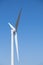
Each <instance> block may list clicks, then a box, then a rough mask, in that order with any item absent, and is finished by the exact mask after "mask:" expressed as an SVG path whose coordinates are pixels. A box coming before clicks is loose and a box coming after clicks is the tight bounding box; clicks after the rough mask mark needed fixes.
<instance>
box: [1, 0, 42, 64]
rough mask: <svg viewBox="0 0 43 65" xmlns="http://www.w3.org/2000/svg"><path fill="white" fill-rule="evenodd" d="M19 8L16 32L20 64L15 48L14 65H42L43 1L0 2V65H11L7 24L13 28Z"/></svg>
mask: <svg viewBox="0 0 43 65" xmlns="http://www.w3.org/2000/svg"><path fill="white" fill-rule="evenodd" d="M21 8H22V14H21V18H20V22H19V26H18V31H17V32H18V44H19V57H20V63H18V61H17V56H16V48H15V54H14V55H15V65H43V0H0V65H11V64H10V53H11V52H10V51H11V49H10V46H11V43H10V27H9V25H8V22H10V23H11V24H13V25H14V26H15V23H16V20H17V17H18V13H19V11H20V9H21ZM14 47H15V46H14Z"/></svg>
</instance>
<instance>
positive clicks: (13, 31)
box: [8, 9, 22, 65]
mask: <svg viewBox="0 0 43 65" xmlns="http://www.w3.org/2000/svg"><path fill="white" fill-rule="evenodd" d="M21 11H22V9H21V10H20V12H19V15H18V19H17V21H16V24H15V27H14V26H13V25H12V24H11V23H8V24H9V26H10V28H11V65H14V38H15V45H16V52H17V59H18V62H19V52H18V39H17V28H18V24H19V20H20V16H21Z"/></svg>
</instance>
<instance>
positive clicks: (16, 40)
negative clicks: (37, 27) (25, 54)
mask: <svg viewBox="0 0 43 65" xmlns="http://www.w3.org/2000/svg"><path fill="white" fill-rule="evenodd" d="M15 45H16V53H17V59H18V62H19V52H18V39H17V32H16V33H15Z"/></svg>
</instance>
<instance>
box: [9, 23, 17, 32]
mask: <svg viewBox="0 0 43 65" xmlns="http://www.w3.org/2000/svg"><path fill="white" fill-rule="evenodd" d="M8 24H9V26H10V27H11V29H12V30H13V32H16V29H15V28H14V27H13V26H12V25H11V24H10V23H8Z"/></svg>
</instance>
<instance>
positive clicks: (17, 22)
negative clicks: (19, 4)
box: [15, 8, 22, 31]
mask: <svg viewBox="0 0 43 65" xmlns="http://www.w3.org/2000/svg"><path fill="white" fill-rule="evenodd" d="M21 12H22V8H21V10H20V12H19V15H18V19H17V21H16V25H15V28H16V31H17V28H18V24H19V20H20V16H21Z"/></svg>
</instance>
